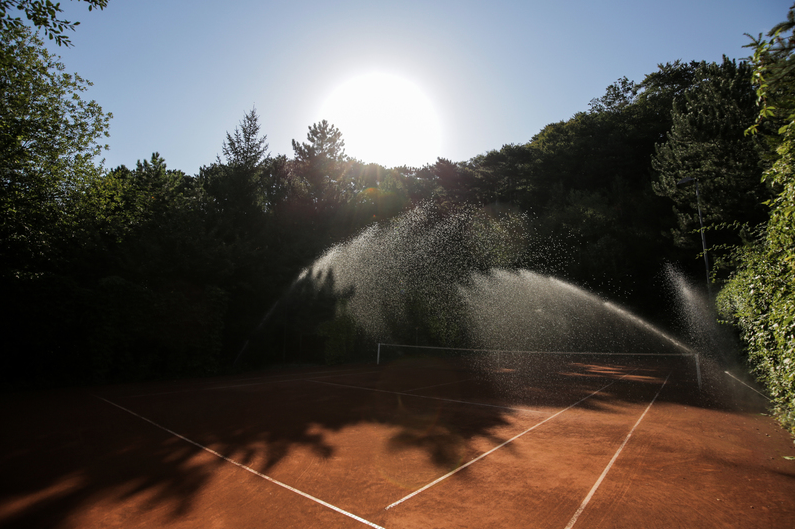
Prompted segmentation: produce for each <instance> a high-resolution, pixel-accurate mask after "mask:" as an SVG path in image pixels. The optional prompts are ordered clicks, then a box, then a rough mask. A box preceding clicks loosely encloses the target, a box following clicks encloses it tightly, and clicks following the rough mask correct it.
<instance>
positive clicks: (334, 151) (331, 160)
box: [293, 119, 346, 201]
mask: <svg viewBox="0 0 795 529" xmlns="http://www.w3.org/2000/svg"><path fill="white" fill-rule="evenodd" d="M306 139H307V140H308V142H309V143H298V142H297V141H295V140H293V151H294V153H295V162H296V166H297V167H296V168H297V171H296V172H297V174H298V176H299V178H300V180H302V181H303V182H305V183H306V184H307V186H308V189H309V193H310V195H311V196H312V197H313V199H314V200H316V201H318V200H321V201H322V200H324V199H329V198H331V197H328V196H327V195H328V194H332V195H333V194H336V193H334V191H335V189H334V187H335V186H336V184H337V183H338V180H339V177H340V176H341V175H342V172H343V170H344V167H343V165H342V164H343V162H345V160H346V156H345V140H343V139H342V132H340V130H339V129H338V128H337V127H335V126H334V125H332V124H330V123H329V122H328V121H326V120H325V119H324V120H323V121H320V122H319V123H315V124H314V125H312V126H310V127H309V132H308V133H307V135H306Z"/></svg>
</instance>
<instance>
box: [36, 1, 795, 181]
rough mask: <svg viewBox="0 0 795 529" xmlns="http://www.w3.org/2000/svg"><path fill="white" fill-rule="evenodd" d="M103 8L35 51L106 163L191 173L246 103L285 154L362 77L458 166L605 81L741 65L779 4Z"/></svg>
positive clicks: (217, 148) (530, 131)
mask: <svg viewBox="0 0 795 529" xmlns="http://www.w3.org/2000/svg"><path fill="white" fill-rule="evenodd" d="M108 4H109V5H108V7H107V8H106V9H105V10H104V11H95V12H91V13H89V12H88V10H87V7H86V6H85V5H84V4H83V3H80V2H69V1H66V0H64V1H62V7H63V8H64V10H65V13H66V18H68V19H70V20H73V19H76V20H79V21H81V25H80V26H78V28H77V30H76V31H75V32H72V33H71V34H70V38H71V39H72V42H73V43H74V46H73V47H72V48H68V49H67V48H63V47H61V48H58V47H57V46H52V47H51V49H52V50H53V51H55V52H56V53H57V54H58V55H60V56H61V57H62V61H63V62H64V63H65V65H66V68H67V71H74V72H77V73H79V74H80V75H81V76H83V77H85V78H87V79H89V80H91V81H92V82H93V83H94V86H93V87H92V88H91V89H90V90H89V92H88V93H87V97H88V98H90V99H95V100H96V101H97V102H98V103H99V104H100V105H101V106H102V107H103V109H104V110H105V111H109V112H112V113H113V115H114V118H113V120H112V121H111V127H110V134H111V137H110V139H109V140H108V143H109V145H110V151H107V152H106V153H105V159H106V166H107V167H109V168H113V167H115V166H117V165H121V164H125V165H127V166H134V165H135V162H136V160H138V159H144V158H148V157H149V156H151V154H152V153H153V152H155V151H158V152H160V154H161V155H162V156H163V157H164V158H165V159H166V163H167V164H168V166H169V167H170V168H173V169H182V170H183V171H185V172H187V173H189V174H196V173H197V172H198V170H199V167H200V166H202V165H208V164H210V163H212V162H213V161H214V160H215V157H216V155H217V154H220V152H221V145H222V143H223V140H224V139H225V134H226V132H227V131H233V130H234V128H235V127H236V125H237V124H238V123H239V121H240V120H241V118H242V117H243V115H244V113H245V112H246V111H248V110H250V109H251V108H252V106H256V108H257V111H258V113H259V114H260V117H261V125H262V132H263V133H265V134H267V135H268V142H269V144H270V151H271V153H272V154H286V155H288V156H292V147H291V143H290V142H291V140H292V139H297V140H300V141H303V140H305V137H306V132H307V127H308V126H309V125H311V124H312V123H315V122H317V121H319V120H320V119H322V118H323V116H321V115H320V107H321V105H322V103H323V102H324V100H325V99H326V97H327V96H328V95H329V94H330V93H331V92H332V91H333V90H334V88H336V87H337V86H338V85H340V84H342V83H343V82H345V81H346V80H347V79H350V78H352V77H354V76H356V75H358V74H361V73H365V72H368V71H372V70H383V71H389V72H391V73H394V74H398V75H401V76H404V77H406V78H407V79H409V80H410V81H411V82H413V83H414V84H415V85H417V86H418V87H420V89H421V90H422V91H423V92H424V93H425V94H426V95H427V97H428V98H430V99H431V101H432V102H433V104H434V105H435V107H436V109H437V112H438V115H439V118H440V121H441V126H442V147H441V152H439V153H438V156H442V157H446V158H449V159H452V160H453V161H463V160H468V159H470V158H471V157H473V156H476V155H478V154H481V153H484V152H487V151H489V150H492V149H498V148H500V147H501V146H502V145H504V144H508V143H524V142H527V141H528V140H530V138H532V136H533V135H534V134H536V133H537V132H538V131H539V130H540V129H541V128H542V127H543V126H544V125H546V124H548V123H551V122H555V121H560V120H565V119H568V118H570V117H571V116H572V115H573V114H574V113H576V112H578V111H582V110H587V108H588V102H589V101H590V100H591V99H592V98H594V97H599V96H601V95H603V94H604V90H605V88H606V87H607V86H608V85H609V84H610V83H612V82H614V81H615V80H616V79H618V78H620V77H623V76H627V77H628V78H629V79H632V80H635V81H641V80H642V79H643V77H644V75H646V74H648V73H650V72H652V71H654V70H655V69H656V68H657V64H659V63H665V62H672V61H675V60H677V59H682V60H684V61H690V60H707V61H719V60H720V59H721V57H722V55H724V54H725V55H727V56H729V57H732V58H742V57H746V56H748V55H749V53H750V52H749V50H748V49H747V48H743V45H745V44H747V43H748V38H747V37H745V36H744V35H743V33H750V34H753V35H756V34H758V33H760V32H766V31H767V30H769V29H770V28H771V27H772V26H773V25H775V24H776V23H778V22H781V21H783V20H784V19H785V18H786V14H787V10H788V8H789V7H790V5H792V0H666V1H660V0H654V1H647V0H604V1H586V0H566V1H552V0H524V1H504V0H484V1H466V0H464V1H434V0H422V1H414V0H401V1H378V0H365V1H358V0H348V1H339V2H334V1H330V0H326V1H321V0H287V1H263V0H233V1H226V2H219V1H217V0H215V1H207V0H109V2H108ZM342 132H343V136H344V133H345V131H344V130H343V131H342ZM349 154H352V155H355V154H356V153H350V152H349ZM427 161H428V162H432V161H433V160H427Z"/></svg>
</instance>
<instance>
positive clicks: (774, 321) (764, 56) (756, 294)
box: [718, 5, 795, 433]
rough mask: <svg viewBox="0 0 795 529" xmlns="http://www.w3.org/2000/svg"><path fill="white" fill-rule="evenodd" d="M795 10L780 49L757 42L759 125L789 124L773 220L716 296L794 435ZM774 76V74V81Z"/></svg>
mask: <svg viewBox="0 0 795 529" xmlns="http://www.w3.org/2000/svg"><path fill="white" fill-rule="evenodd" d="M794 13H795V5H794V6H793V7H792V8H790V11H789V16H788V21H787V22H786V23H783V24H780V25H779V26H777V27H776V28H774V29H773V30H772V31H771V33H770V35H769V36H771V37H773V39H774V41H775V42H777V43H778V44H776V45H775V47H774V46H772V45H771V42H767V41H764V40H762V39H761V38H760V39H759V40H757V41H755V43H754V44H755V54H754V67H755V79H756V80H758V81H760V82H764V84H763V85H760V86H758V89H757V94H758V96H759V103H760V109H761V110H760V117H759V119H760V121H758V122H757V127H756V128H754V127H752V128H751V130H752V131H753V130H757V131H759V130H761V129H760V127H758V125H759V124H762V123H764V122H765V121H766V120H767V119H769V118H770V117H771V115H770V112H771V111H772V110H775V113H774V116H773V117H776V118H778V119H785V120H789V122H788V123H787V124H786V125H784V126H782V127H779V128H778V133H779V134H778V136H779V138H778V140H777V141H776V142H774V143H773V144H776V145H777V148H776V150H775V153H773V159H774V162H773V164H772V166H771V167H770V169H769V170H768V171H766V173H765V175H764V177H765V179H766V180H767V181H768V182H770V183H771V184H772V185H774V186H776V187H777V188H778V189H780V192H779V193H778V195H777V196H775V197H774V198H773V199H772V200H770V201H769V202H768V205H769V206H770V219H769V221H768V222H767V225H766V226H765V229H764V231H763V232H762V234H761V236H760V238H759V239H758V240H757V241H756V242H755V244H753V245H748V246H746V247H741V248H739V249H737V250H736V255H737V258H738V261H739V262H740V266H739V267H738V269H737V271H736V272H735V274H734V275H733V276H732V278H731V280H730V281H729V282H728V283H727V284H726V286H725V287H724V289H723V290H722V291H721V293H720V294H719V296H718V304H719V308H720V310H721V312H722V314H724V315H725V316H727V317H730V318H733V319H734V322H735V323H736V325H737V326H738V327H739V328H740V331H741V333H742V336H743V339H744V341H745V343H746V345H747V351H748V358H749V362H750V364H751V367H752V368H753V370H754V371H755V373H756V374H757V375H758V377H759V379H760V380H761V381H762V382H763V383H764V384H765V385H766V387H767V388H768V391H769V393H770V394H771V396H772V397H773V401H774V404H775V407H776V412H777V414H778V417H779V418H780V420H781V421H782V423H784V424H785V425H786V426H787V427H788V428H790V430H791V431H792V432H793V433H795V222H793V220H795V219H793V215H794V213H795V174H794V173H793V167H795V121H793V116H794V115H795V99H793V98H792V92H791V89H792V86H793V84H795V71H793V69H792V67H791V65H792V60H793V56H792V51H793V46H792V43H793V40H792V39H793V37H792V35H790V36H789V37H788V38H786V39H785V38H784V37H783V35H782V33H783V31H792V29H793V28H794V27H795V23H793V20H794V17H793V15H794ZM770 72H776V73H775V74H774V75H770Z"/></svg>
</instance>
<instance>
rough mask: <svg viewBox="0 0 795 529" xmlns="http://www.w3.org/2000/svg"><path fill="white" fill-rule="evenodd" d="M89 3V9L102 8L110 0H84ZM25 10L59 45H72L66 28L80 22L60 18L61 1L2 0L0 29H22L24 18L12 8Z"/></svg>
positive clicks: (72, 27)
mask: <svg viewBox="0 0 795 529" xmlns="http://www.w3.org/2000/svg"><path fill="white" fill-rule="evenodd" d="M82 1H84V2H86V3H87V4H88V10H89V11H92V10H93V9H94V8H95V7H96V8H99V9H100V10H102V9H105V8H106V7H107V6H108V0H82ZM14 8H16V9H17V10H18V11H23V12H24V13H25V16H26V17H27V19H28V20H29V21H30V22H31V23H32V24H33V25H34V26H35V27H37V28H39V29H43V30H44V34H45V35H47V37H48V38H49V39H50V40H55V42H56V43H57V44H58V46H61V45H64V46H67V47H68V46H71V45H72V41H71V40H69V37H68V36H66V35H64V31H65V30H67V29H68V30H74V29H75V26H79V25H80V22H70V21H68V20H61V19H59V18H58V16H59V14H60V13H63V10H62V9H61V3H60V2H57V3H53V2H52V0H0V30H6V29H12V28H15V29H20V28H22V27H23V24H22V19H21V18H20V17H14V16H12V15H11V13H12V12H13V11H12V9H14Z"/></svg>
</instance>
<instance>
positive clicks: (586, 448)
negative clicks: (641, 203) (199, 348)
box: [0, 357, 795, 529]
mask: <svg viewBox="0 0 795 529" xmlns="http://www.w3.org/2000/svg"><path fill="white" fill-rule="evenodd" d="M703 378H704V380H703V385H704V388H703V389H702V391H699V388H698V384H697V382H696V377H695V375H694V370H693V369H692V365H691V364H690V363H689V362H688V361H684V362H681V361H680V362H668V361H656V360H655V361H654V362H651V361H649V362H640V363H637V362H633V363H624V362H622V361H599V362H597V361H595V359H593V358H588V357H582V358H566V359H565V360H561V361H557V362H553V363H552V364H549V363H548V364H544V363H543V362H539V363H538V365H537V367H536V368H533V369H528V368H523V369H511V368H504V367H500V366H499V365H496V364H495V365H493V366H491V369H489V370H481V371H480V372H474V371H472V370H467V369H461V368H460V367H459V366H457V365H453V364H452V363H451V362H449V361H448V360H444V359H429V358H419V357H418V358H412V359H406V360H405V361H396V362H392V363H389V364H387V365H375V364H374V363H373V364H357V365H345V366H337V367H301V368H285V369H279V370H269V371H263V372H259V373H249V374H245V375H239V376H233V377H221V378H213V379H202V380H193V381H177V382H159V383H146V384H131V385H123V386H112V387H102V388H92V389H91V390H79V389H74V390H53V391H43V392H29V393H15V394H6V395H3V396H2V400H1V401H0V402H1V403H2V408H0V410H1V411H0V420H2V424H3V431H4V434H3V436H2V442H1V443H0V447H2V455H1V456H0V476H2V477H0V525H1V526H3V527H41V528H56V527H57V528H72V527H74V528H78V527H80V528H82V527H125V528H126V527H180V528H182V527H184V528H193V527H351V528H356V527H368V526H369V527H389V528H393V527H394V528H398V527H401V528H402V527H440V528H441V527H478V528H482V527H539V528H560V529H564V528H569V527H577V528H580V527H582V528H594V527H611V528H612V527H628V528H629V527H632V528H637V527H665V528H671V527H742V528H754V527H759V528H762V527H764V528H771V527H792V523H793V522H792V521H793V520H795V461H793V460H790V459H786V458H792V457H794V456H795V447H794V446H793V443H792V440H791V439H790V437H789V436H788V434H787V433H786V432H785V431H784V430H782V429H781V428H779V427H778V426H777V425H776V424H775V423H774V421H773V420H772V419H771V418H770V417H768V416H766V415H763V414H762V413H763V412H764V411H765V405H766V401H765V399H764V398H763V397H762V396H760V395H758V394H756V393H755V392H754V391H753V390H752V389H751V388H747V387H745V386H743V385H742V384H741V383H740V382H739V381H735V380H734V379H732V378H730V377H728V376H727V375H725V374H724V373H723V372H719V371H714V372H710V371H709V370H705V372H704V374H703Z"/></svg>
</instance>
